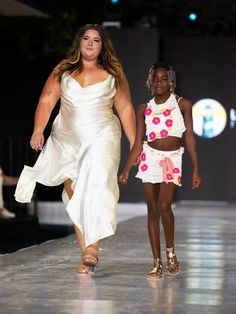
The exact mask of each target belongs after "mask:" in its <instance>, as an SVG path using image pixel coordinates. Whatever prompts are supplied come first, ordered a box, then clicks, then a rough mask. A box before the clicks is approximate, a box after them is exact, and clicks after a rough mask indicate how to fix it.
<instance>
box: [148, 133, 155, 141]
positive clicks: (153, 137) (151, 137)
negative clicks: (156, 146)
mask: <svg viewBox="0 0 236 314" xmlns="http://www.w3.org/2000/svg"><path fill="white" fill-rule="evenodd" d="M149 138H150V140H155V138H156V133H154V132H151V133H149Z"/></svg>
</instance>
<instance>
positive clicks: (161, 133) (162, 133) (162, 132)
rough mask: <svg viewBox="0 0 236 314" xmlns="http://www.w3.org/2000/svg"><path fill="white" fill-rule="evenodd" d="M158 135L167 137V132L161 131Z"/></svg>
mask: <svg viewBox="0 0 236 314" xmlns="http://www.w3.org/2000/svg"><path fill="white" fill-rule="evenodd" d="M152 133H153V132H152ZM150 134H151V133H150ZM150 134H149V136H150ZM160 135H161V137H167V136H168V131H167V130H161V132H160Z"/></svg>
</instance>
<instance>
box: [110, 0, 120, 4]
mask: <svg viewBox="0 0 236 314" xmlns="http://www.w3.org/2000/svg"><path fill="white" fill-rule="evenodd" d="M118 2H119V0H111V3H112V4H117V3H118Z"/></svg>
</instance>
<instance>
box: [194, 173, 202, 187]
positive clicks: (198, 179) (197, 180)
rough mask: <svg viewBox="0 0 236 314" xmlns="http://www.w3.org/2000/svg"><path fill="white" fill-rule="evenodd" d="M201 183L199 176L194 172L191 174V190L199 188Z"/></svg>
mask: <svg viewBox="0 0 236 314" xmlns="http://www.w3.org/2000/svg"><path fill="white" fill-rule="evenodd" d="M201 183H202V179H201V177H200V175H199V173H198V172H196V173H195V172H194V173H193V178H192V189H196V188H199V186H200V185H201Z"/></svg>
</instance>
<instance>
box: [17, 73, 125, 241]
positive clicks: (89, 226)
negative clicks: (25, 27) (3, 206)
mask: <svg viewBox="0 0 236 314" xmlns="http://www.w3.org/2000/svg"><path fill="white" fill-rule="evenodd" d="M115 92H116V88H115V79H114V77H113V76H112V75H110V74H109V75H108V77H107V78H106V79H105V80H104V81H102V82H99V83H96V84H93V85H89V86H87V87H81V86H80V84H79V83H78V82H77V81H76V80H75V79H74V78H72V77H71V76H70V75H66V74H64V75H63V76H62V80H61V106H60V111H59V114H58V115H57V117H56V118H55V120H54V122H53V126H52V132H51V134H50V136H49V138H48V140H47V142H46V144H45V146H44V148H43V150H42V151H41V153H40V155H39V157H38V159H37V161H36V163H35V165H34V167H29V166H24V169H23V171H22V173H21V175H20V179H19V181H18V184H17V187H16V191H15V198H16V200H17V201H18V202H21V203H28V202H30V201H31V198H32V195H33V192H34V189H35V185H36V182H39V183H41V184H44V185H47V186H56V185H60V184H62V183H63V182H64V181H66V180H67V179H71V180H72V189H73V192H74V193H73V196H72V198H71V199H70V200H69V199H68V196H67V194H66V192H65V190H64V191H63V194H62V198H63V201H64V202H65V203H66V210H67V212H68V214H69V216H70V218H71V220H72V222H73V223H74V224H75V225H76V226H77V227H78V228H79V229H80V230H81V231H82V233H83V236H84V241H85V245H86V246H88V245H90V244H92V243H94V242H96V241H98V240H99V239H102V238H105V237H107V236H110V235H112V234H114V232H115V230H116V226H117V202H118V198H119V187H118V183H117V172H118V167H119V162H120V137H121V127H120V122H119V119H118V118H117V117H116V116H115V115H114V113H113V110H112V107H113V97H114V95H115Z"/></svg>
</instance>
